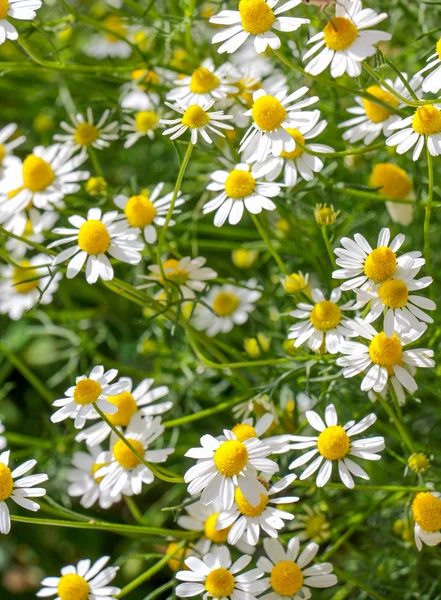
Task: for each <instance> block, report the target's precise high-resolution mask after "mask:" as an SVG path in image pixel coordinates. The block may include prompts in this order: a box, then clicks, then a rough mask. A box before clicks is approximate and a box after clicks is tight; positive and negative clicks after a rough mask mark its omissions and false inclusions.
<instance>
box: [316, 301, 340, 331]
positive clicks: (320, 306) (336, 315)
mask: <svg viewBox="0 0 441 600" xmlns="http://www.w3.org/2000/svg"><path fill="white" fill-rule="evenodd" d="M309 318H310V319H311V323H312V324H313V325H314V327H315V328H316V329H318V330H319V331H329V330H330V329H335V327H337V325H339V323H340V321H341V310H340V308H339V307H338V306H337V305H336V304H335V302H330V301H329V300H322V301H321V302H317V304H316V305H315V306H314V308H313V309H312V311H311V316H310V317H309Z"/></svg>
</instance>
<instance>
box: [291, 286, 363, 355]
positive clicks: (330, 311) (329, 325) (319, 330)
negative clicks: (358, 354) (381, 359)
mask: <svg viewBox="0 0 441 600" xmlns="http://www.w3.org/2000/svg"><path fill="white" fill-rule="evenodd" d="M341 294H342V292H341V289H340V288H335V289H333V290H332V292H331V295H330V299H329V300H326V299H325V296H324V295H323V293H322V292H321V291H320V290H319V289H317V288H315V289H313V290H312V291H311V296H312V299H313V301H314V305H312V304H308V303H307V302H299V303H298V304H297V309H296V310H293V311H292V312H291V313H290V315H291V317H295V318H297V319H305V318H306V320H302V321H299V322H298V323H295V324H294V325H292V326H291V327H290V328H289V331H290V333H289V334H288V339H290V340H296V341H295V344H294V347H295V348H299V347H300V346H301V345H302V344H304V343H305V342H308V346H309V348H311V350H313V351H314V352H318V351H320V350H322V351H325V350H326V352H329V353H330V354H336V353H337V352H338V350H339V348H340V346H341V344H342V343H343V342H344V341H345V339H346V338H347V337H351V336H354V332H353V330H352V329H351V327H350V325H349V319H347V318H346V317H345V316H343V314H342V311H345V310H353V306H354V302H353V301H351V300H350V301H349V302H345V303H344V304H342V305H341V306H338V302H339V300H340V298H341Z"/></svg>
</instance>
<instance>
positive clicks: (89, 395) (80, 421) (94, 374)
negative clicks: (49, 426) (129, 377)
mask: <svg viewBox="0 0 441 600" xmlns="http://www.w3.org/2000/svg"><path fill="white" fill-rule="evenodd" d="M117 375H118V371H117V370H116V369H110V370H109V371H106V372H104V367H103V366H101V365H98V366H96V367H93V369H92V370H91V372H90V375H89V377H87V376H86V375H80V377H77V378H76V380H75V385H73V386H72V387H70V388H69V389H67V390H66V391H65V392H64V394H65V397H64V398H59V399H58V400H55V402H54V403H53V406H56V407H61V408H60V410H57V412H55V413H54V414H53V415H52V416H51V421H52V423H60V421H64V420H65V419H69V418H70V419H75V423H74V425H75V427H76V429H82V428H83V427H84V424H85V423H86V419H91V418H92V419H94V418H96V415H97V414H98V413H97V412H96V411H95V408H94V407H93V406H92V403H94V402H96V405H97V406H98V408H100V409H101V410H102V411H103V412H105V413H108V414H111V415H113V414H115V413H116V412H117V411H118V407H117V406H116V405H115V404H112V403H111V402H109V401H108V400H107V397H108V396H115V395H116V394H121V393H122V392H124V391H125V389H126V387H127V381H125V380H120V381H118V382H117V383H112V384H111V385H109V383H110V382H111V381H112V380H113V379H115V377H116V376H117Z"/></svg>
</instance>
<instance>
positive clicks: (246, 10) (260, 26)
mask: <svg viewBox="0 0 441 600" xmlns="http://www.w3.org/2000/svg"><path fill="white" fill-rule="evenodd" d="M239 13H240V18H241V20H242V27H243V28H244V31H247V32H248V33H252V34H253V35H259V34H260V33H265V32H266V31H268V30H269V29H270V28H271V26H272V25H273V24H274V22H275V20H276V17H275V15H274V13H273V11H272V9H271V7H270V6H268V4H267V3H266V2H265V0H240V2H239Z"/></svg>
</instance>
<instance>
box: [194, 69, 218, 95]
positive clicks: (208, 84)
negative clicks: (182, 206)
mask: <svg viewBox="0 0 441 600" xmlns="http://www.w3.org/2000/svg"><path fill="white" fill-rule="evenodd" d="M218 85H219V78H218V77H216V75H215V74H214V73H212V72H211V71H209V70H208V69H206V68H205V67H199V69H196V71H193V75H192V76H191V81H190V90H191V91H192V92H193V93H194V94H208V93H209V92H212V91H213V90H215V89H216V88H217V87H218Z"/></svg>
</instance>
